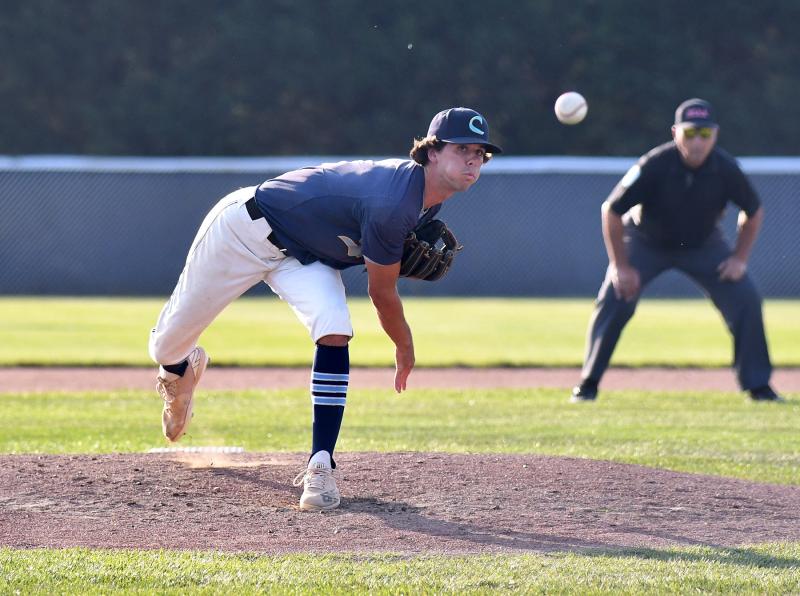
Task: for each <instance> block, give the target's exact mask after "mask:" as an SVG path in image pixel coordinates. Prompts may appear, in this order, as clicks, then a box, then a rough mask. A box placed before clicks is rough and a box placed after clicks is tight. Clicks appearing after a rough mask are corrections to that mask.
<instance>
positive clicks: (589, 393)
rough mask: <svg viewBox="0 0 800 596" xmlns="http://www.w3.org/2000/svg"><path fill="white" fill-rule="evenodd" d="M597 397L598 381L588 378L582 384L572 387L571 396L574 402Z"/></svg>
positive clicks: (591, 399) (570, 399) (592, 399)
mask: <svg viewBox="0 0 800 596" xmlns="http://www.w3.org/2000/svg"><path fill="white" fill-rule="evenodd" d="M596 399H597V381H592V380H591V379H586V380H584V381H581V384H580V385H575V387H573V388H572V397H570V398H569V401H571V402H572V403H573V404H577V403H581V402H584V401H594V400H596Z"/></svg>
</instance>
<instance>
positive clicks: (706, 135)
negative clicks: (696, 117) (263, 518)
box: [683, 126, 714, 139]
mask: <svg viewBox="0 0 800 596" xmlns="http://www.w3.org/2000/svg"><path fill="white" fill-rule="evenodd" d="M713 134H714V129H713V128H711V127H710V126H704V127H702V128H684V129H683V136H684V137H685V138H687V139H693V138H695V137H697V136H699V137H700V138H701V139H710V138H711V135H713Z"/></svg>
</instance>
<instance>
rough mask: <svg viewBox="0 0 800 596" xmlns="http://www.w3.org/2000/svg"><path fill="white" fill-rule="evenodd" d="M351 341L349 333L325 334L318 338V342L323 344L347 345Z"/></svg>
mask: <svg viewBox="0 0 800 596" xmlns="http://www.w3.org/2000/svg"><path fill="white" fill-rule="evenodd" d="M349 342H350V336H349V335H333V334H331V335H324V336H322V337H320V338H319V339H318V340H317V343H318V344H320V345H323V346H337V347H341V346H346V345H347V344H348V343H349Z"/></svg>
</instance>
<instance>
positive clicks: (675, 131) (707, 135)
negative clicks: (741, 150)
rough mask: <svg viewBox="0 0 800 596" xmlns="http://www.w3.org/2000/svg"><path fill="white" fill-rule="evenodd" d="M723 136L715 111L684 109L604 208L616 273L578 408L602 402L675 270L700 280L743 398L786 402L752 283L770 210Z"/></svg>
mask: <svg viewBox="0 0 800 596" xmlns="http://www.w3.org/2000/svg"><path fill="white" fill-rule="evenodd" d="M718 133H719V127H718V125H717V123H716V119H715V117H714V110H713V108H712V106H711V104H709V103H708V102H707V101H705V100H702V99H696V98H695V99H688V100H686V101H684V102H683V103H682V104H681V105H679V106H678V108H677V110H676V111H675V125H674V126H673V127H672V138H673V141H672V142H669V143H665V144H663V145H660V146H658V147H655V148H654V149H652V150H651V151H650V152H648V153H647V154H646V155H644V156H642V157H641V159H639V162H638V163H637V164H636V165H634V166H633V167H632V168H631V169H630V170H629V171H628V172H627V173H626V174H625V176H624V177H623V178H622V180H620V182H619V183H618V184H617V186H616V187H615V188H614V190H613V191H611V194H610V195H609V197H608V199H606V201H605V202H604V203H603V207H602V226H603V239H604V241H605V245H606V251H607V252H608V260H609V265H608V270H607V272H606V277H605V280H604V281H603V285H602V286H601V287H600V292H599V294H598V298H597V303H596V305H595V309H594V312H593V314H592V318H591V320H590V323H589V330H588V334H587V344H586V354H585V357H584V364H583V370H582V378H581V382H580V384H579V385H577V386H576V387H575V388H574V389H573V390H572V398H571V401H573V402H584V401H592V400H594V399H596V398H597V387H598V384H599V383H600V380H601V379H602V377H603V373H604V372H605V370H606V368H607V367H608V363H609V361H610V360H611V355H612V353H613V352H614V348H615V347H616V345H617V341H618V340H619V337H620V334H621V333H622V330H623V328H624V327H625V325H626V324H627V322H628V321H629V320H630V318H631V317H632V316H633V313H634V311H635V310H636V304H637V302H638V300H639V296H640V294H641V291H642V290H643V289H644V288H645V287H646V286H647V284H648V283H650V281H652V280H653V279H654V278H655V277H657V276H658V275H660V274H661V273H663V272H664V271H667V270H668V269H677V270H679V271H681V272H683V273H684V274H686V275H687V276H688V277H689V278H691V279H692V280H694V281H695V282H696V283H697V284H698V285H699V286H700V287H701V288H702V289H703V291H704V292H705V293H706V294H707V295H708V296H709V297H710V298H711V300H712V302H713V303H714V306H716V307H717V309H718V310H719V311H720V313H721V314H722V316H723V318H724V319H725V323H726V325H727V326H728V329H729V330H730V332H731V334H733V348H734V362H733V365H734V367H735V369H736V375H737V378H738V381H739V385H740V386H741V387H742V389H743V390H745V391H747V392H748V393H749V396H750V398H751V399H753V400H758V401H775V402H778V401H784V400H783V398H782V397H781V396H779V395H778V394H777V393H775V391H774V390H773V389H772V387H770V384H769V381H770V376H771V374H772V365H771V363H770V358H769V351H768V349H767V340H766V337H765V335H764V322H763V317H762V314H761V296H760V295H759V293H758V290H757V289H756V287H755V285H754V284H753V281H752V280H751V279H750V277H749V276H748V275H747V259H748V257H749V255H750V251H751V249H752V248H753V244H754V243H755V240H756V237H757V236H758V231H759V228H760V227H761V222H762V220H763V218H764V209H763V207H762V206H761V201H760V200H759V197H758V195H757V194H756V192H755V190H754V189H753V187H752V186H751V185H750V182H749V181H748V179H747V178H746V177H745V175H744V173H743V172H742V171H741V169H739V166H738V165H737V163H736V160H735V159H734V158H733V157H732V156H731V155H730V154H728V153H727V152H725V151H723V150H722V149H719V148H717V147H716V142H717V134H718ZM728 201H731V202H732V203H734V204H735V205H736V207H737V208H738V209H740V212H739V219H738V224H739V225H738V234H737V238H736V243H735V246H734V247H733V249H732V250H731V248H730V246H729V244H728V243H727V242H726V240H725V238H724V237H723V233H722V230H721V229H720V226H719V221H720V219H721V217H722V215H723V213H724V210H725V207H726V205H727V203H728ZM623 216H624V217H623Z"/></svg>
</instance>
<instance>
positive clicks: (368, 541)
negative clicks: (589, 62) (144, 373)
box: [0, 453, 800, 553]
mask: <svg viewBox="0 0 800 596" xmlns="http://www.w3.org/2000/svg"><path fill="white" fill-rule="evenodd" d="M304 457H305V456H304V455H303V454H266V453H261V454H175V453H169V454H156V455H151V454H119V455H97V456H89V455H80V456H55V455H47V456H38V455H17V456H0V545H2V546H11V547H70V546H86V547H101V548H109V547H114V548H176V549H213V550H220V551H245V550H246V551H257V552H264V553H286V552H378V551H381V552H385V551H392V552H403V553H427V552H436V553H476V552H480V553H487V552H525V551H552V550H581V549H585V548H593V547H601V548H622V547H665V546H672V545H710V546H727V547H731V546H740V545H744V544H752V543H758V542H766V541H800V487H791V486H779V485H768V484H758V483H752V482H746V481H742V480H734V479H729V478H719V477H712V476H703V475H696V474H683V473H677V472H669V471H665V470H658V469H651V468H646V467H642V466H632V465H624V464H617V463H610V462H605V461H592V460H586V459H573V458H556V457H544V456H536V455H502V456H501V455H464V454H442V453H386V454H376V453H345V454H341V455H338V456H337V461H338V463H339V469H338V470H337V473H336V474H337V478H338V482H339V486H340V489H341V492H342V497H343V498H342V505H341V508H340V509H337V510H335V511H332V512H328V513H324V514H320V513H316V514H315V513H303V512H300V511H299V510H298V509H297V500H298V498H299V494H300V489H299V488H295V487H293V486H292V482H291V481H292V479H293V477H294V476H295V474H296V473H297V472H298V471H299V469H300V467H301V465H302V462H303V461H304Z"/></svg>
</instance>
